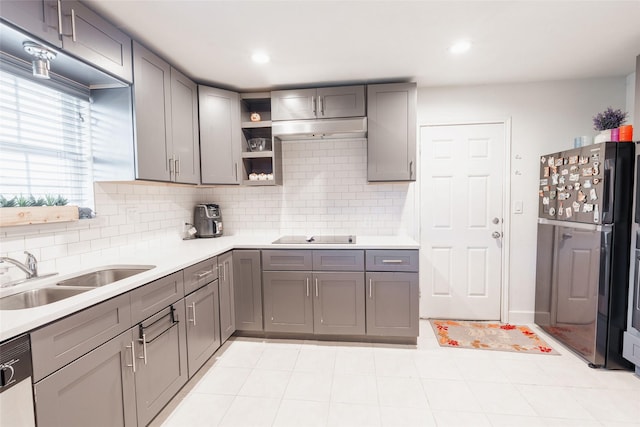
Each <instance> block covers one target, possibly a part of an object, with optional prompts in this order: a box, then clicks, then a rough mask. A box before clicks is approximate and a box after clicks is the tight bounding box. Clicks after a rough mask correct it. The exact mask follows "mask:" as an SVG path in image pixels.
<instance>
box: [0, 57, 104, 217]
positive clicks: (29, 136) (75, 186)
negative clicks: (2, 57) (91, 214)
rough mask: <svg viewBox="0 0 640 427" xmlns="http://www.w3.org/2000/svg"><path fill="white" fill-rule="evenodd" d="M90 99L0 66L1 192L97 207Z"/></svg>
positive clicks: (1, 193) (6, 194) (7, 194)
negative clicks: (57, 197)
mask: <svg viewBox="0 0 640 427" xmlns="http://www.w3.org/2000/svg"><path fill="white" fill-rule="evenodd" d="M90 123H91V109H90V104H89V101H88V100H87V99H86V98H84V97H81V96H77V95H75V94H74V93H73V91H68V92H66V91H63V90H59V89H58V88H55V87H48V86H45V85H43V84H40V83H37V82H34V81H31V80H30V79H26V78H24V77H22V76H20V75H19V73H11V72H9V70H7V69H5V67H3V68H2V69H0V195H3V196H4V197H6V198H10V197H14V196H20V195H22V196H24V197H28V196H29V195H34V196H35V197H36V198H38V197H43V196H45V195H53V196H57V195H61V196H62V197H64V198H66V199H67V200H68V202H69V204H74V205H79V206H83V207H91V208H93V187H92V185H93V171H92V164H93V162H92V153H91V128H90Z"/></svg>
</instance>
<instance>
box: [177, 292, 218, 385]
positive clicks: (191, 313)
mask: <svg viewBox="0 0 640 427" xmlns="http://www.w3.org/2000/svg"><path fill="white" fill-rule="evenodd" d="M218 300H219V294H218V281H217V280H214V281H213V282H211V283H209V284H208V285H206V286H205V287H203V288H200V289H198V290H197V291H195V292H194V293H192V294H190V295H187V296H186V297H185V299H184V303H185V308H186V314H187V318H186V324H187V355H188V367H189V378H191V377H192V376H193V375H194V374H195V373H196V372H197V371H198V369H200V368H201V367H202V365H204V363H205V362H206V361H207V360H208V359H209V358H210V357H211V356H212V355H213V353H214V352H215V351H216V350H217V349H218V348H219V347H220V325H219V324H218V323H219V321H218V319H219V315H218Z"/></svg>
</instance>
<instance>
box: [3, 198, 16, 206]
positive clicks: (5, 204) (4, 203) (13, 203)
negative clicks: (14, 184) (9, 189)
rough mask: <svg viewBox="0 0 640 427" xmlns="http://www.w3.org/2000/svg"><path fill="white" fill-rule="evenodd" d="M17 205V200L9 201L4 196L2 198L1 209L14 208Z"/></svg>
mask: <svg viewBox="0 0 640 427" xmlns="http://www.w3.org/2000/svg"><path fill="white" fill-rule="evenodd" d="M15 205H16V198H15V197H12V198H11V199H7V198H6V197H4V196H0V208H12V207H14V206H15Z"/></svg>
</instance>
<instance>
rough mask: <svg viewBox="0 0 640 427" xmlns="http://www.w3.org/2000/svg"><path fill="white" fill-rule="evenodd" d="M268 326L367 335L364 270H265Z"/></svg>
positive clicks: (277, 329)
mask: <svg viewBox="0 0 640 427" xmlns="http://www.w3.org/2000/svg"><path fill="white" fill-rule="evenodd" d="M262 279H263V290H264V330H265V331H268V332H292V333H315V334H331V335H364V333H365V301H364V273H362V272H321V273H312V272H309V271H307V272H304V271H265V272H264V273H263V274H262Z"/></svg>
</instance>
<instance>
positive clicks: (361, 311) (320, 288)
mask: <svg viewBox="0 0 640 427" xmlns="http://www.w3.org/2000/svg"><path fill="white" fill-rule="evenodd" d="M313 282H314V283H313V285H314V289H313V296H314V298H313V318H314V322H313V324H314V333H316V334H331V335H364V334H365V298H364V273H362V272H336V273H334V272H331V273H329V272H326V273H324V272H323V273H313Z"/></svg>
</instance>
